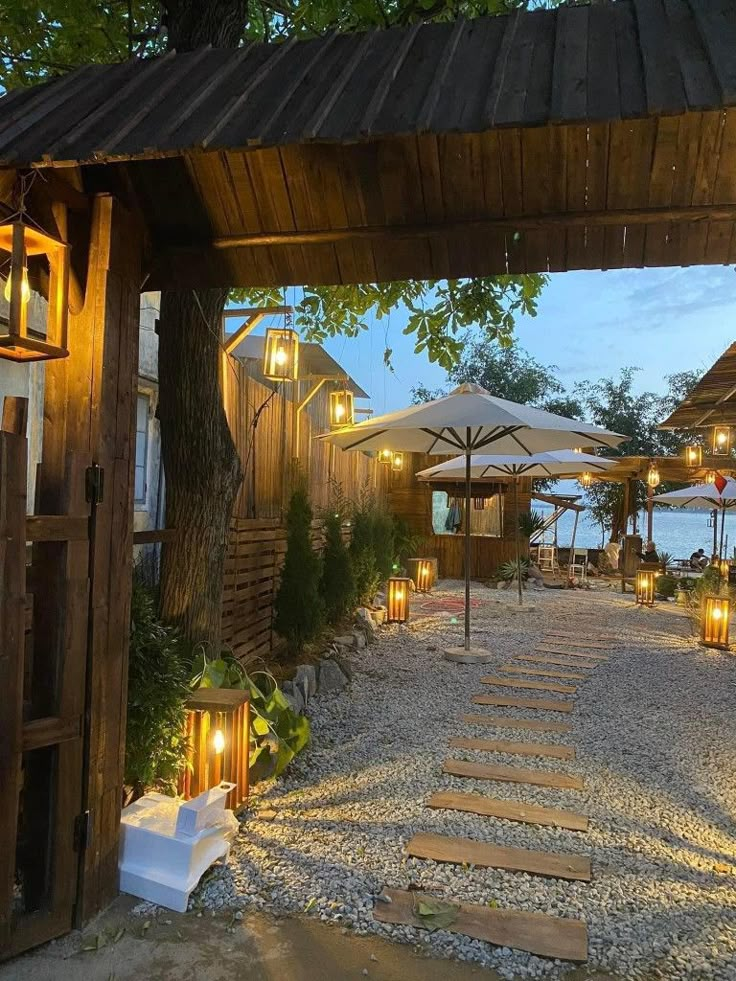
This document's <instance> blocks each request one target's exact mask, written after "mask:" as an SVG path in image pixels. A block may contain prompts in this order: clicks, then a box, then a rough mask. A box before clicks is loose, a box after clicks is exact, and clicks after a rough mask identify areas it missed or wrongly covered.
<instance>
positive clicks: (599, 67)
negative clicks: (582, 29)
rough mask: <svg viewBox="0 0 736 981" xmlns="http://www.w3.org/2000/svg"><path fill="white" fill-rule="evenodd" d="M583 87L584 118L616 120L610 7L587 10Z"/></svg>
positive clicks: (616, 89)
mask: <svg viewBox="0 0 736 981" xmlns="http://www.w3.org/2000/svg"><path fill="white" fill-rule="evenodd" d="M583 84H584V85H585V86H586V91H587V111H586V118H587V120H588V121H589V122H594V121H598V120H608V119H618V118H620V116H621V102H620V96H619V84H620V80H619V62H618V52H617V48H616V11H615V8H613V7H611V6H610V5H605V6H601V5H596V6H591V7H589V8H588V50H587V59H586V72H585V76H584V79H583Z"/></svg>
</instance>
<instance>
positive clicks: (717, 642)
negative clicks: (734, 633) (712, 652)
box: [700, 596, 731, 650]
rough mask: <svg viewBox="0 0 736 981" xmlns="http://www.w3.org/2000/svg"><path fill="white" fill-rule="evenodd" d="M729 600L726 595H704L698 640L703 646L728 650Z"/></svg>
mask: <svg viewBox="0 0 736 981" xmlns="http://www.w3.org/2000/svg"><path fill="white" fill-rule="evenodd" d="M730 619H731V600H730V599H729V597H728V596H705V597H704V598H703V607H702V616H701V621H700V640H701V643H702V644H703V645H704V646H705V647H719V648H721V649H722V650H728V630H729V621H730Z"/></svg>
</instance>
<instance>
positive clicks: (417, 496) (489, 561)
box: [388, 453, 532, 579]
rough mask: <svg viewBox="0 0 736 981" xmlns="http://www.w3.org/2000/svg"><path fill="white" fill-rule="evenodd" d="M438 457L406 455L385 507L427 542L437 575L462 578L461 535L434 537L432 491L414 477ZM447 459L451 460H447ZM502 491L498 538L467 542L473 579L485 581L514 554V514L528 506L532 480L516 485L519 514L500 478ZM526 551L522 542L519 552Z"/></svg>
mask: <svg viewBox="0 0 736 981" xmlns="http://www.w3.org/2000/svg"><path fill="white" fill-rule="evenodd" d="M442 459H444V458H443V457H441V456H428V455H427V454H423V453H411V454H410V453H407V454H406V456H405V459H404V469H403V471H402V472H401V473H397V474H391V478H392V479H391V482H390V484H389V487H388V505H389V510H390V511H391V512H392V514H395V515H396V516H397V517H400V518H403V519H404V520H405V521H407V522H408V524H409V526H410V527H411V529H412V530H413V531H415V532H416V533H417V534H419V535H422V536H423V537H424V538H425V539H426V544H425V546H424V551H425V552H426V553H427V554H428V555H431V556H433V557H436V558H437V560H438V569H439V575H440V576H441V577H442V578H446V579H462V578H463V576H464V574H465V573H464V569H463V562H464V554H465V553H464V547H465V545H464V536H463V535H462V533H459V534H454V535H453V534H445V535H436V534H434V532H433V529H432V491H431V489H430V487H429V485H428V484H426V483H423V482H421V481H419V480H417V478H416V477H415V474H416V473H417V472H418V471H420V470H424V469H426V468H427V467H430V466H432V465H436V464H437V463H439V462H440V461H441V460H442ZM447 459H450V457H447ZM497 483H498V485H499V487H500V488H501V490H502V503H501V509H502V510H501V515H502V518H501V521H502V524H501V528H502V534H501V536H500V537H498V538H493V537H490V536H488V537H486V536H475V535H473V536H472V537H471V539H470V550H471V555H470V563H471V565H470V575H471V577H472V578H473V579H488V578H490V577H491V576H492V575H493V574H494V573H495V571H496V569H497V568H498V566H499V565H501V563H503V562H508V561H509V560H511V559H513V558H514V557H515V555H516V544H515V538H514V535H515V529H516V521H517V514H521V513H523V512H524V511H528V510H529V507H530V504H531V486H532V482H531V480H529V479H527V478H522V479H521V481H520V484H519V504H518V511H517V510H516V508H515V506H514V495H513V492H512V486H511V484H510V483H508V482H506V481H504V480H502V479H499V480H498V482H497ZM524 548H525V545H524V543H523V542H522V549H524Z"/></svg>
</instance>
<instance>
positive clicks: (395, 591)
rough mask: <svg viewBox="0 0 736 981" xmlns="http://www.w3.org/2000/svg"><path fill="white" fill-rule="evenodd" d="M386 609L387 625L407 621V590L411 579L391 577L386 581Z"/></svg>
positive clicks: (409, 587)
mask: <svg viewBox="0 0 736 981" xmlns="http://www.w3.org/2000/svg"><path fill="white" fill-rule="evenodd" d="M387 585H388V596H387V598H386V605H387V607H388V609H387V614H386V621H387V622H388V623H406V621H407V620H408V619H409V590H410V589H411V579H408V578H404V577H403V576H392V577H391V579H389V581H388V584H387Z"/></svg>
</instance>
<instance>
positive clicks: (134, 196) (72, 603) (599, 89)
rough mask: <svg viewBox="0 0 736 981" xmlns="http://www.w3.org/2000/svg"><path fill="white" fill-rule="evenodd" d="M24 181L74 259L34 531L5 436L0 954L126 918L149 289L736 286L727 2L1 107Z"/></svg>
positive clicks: (154, 68) (0, 141) (607, 7)
mask: <svg viewBox="0 0 736 981" xmlns="http://www.w3.org/2000/svg"><path fill="white" fill-rule="evenodd" d="M29 172H31V173H33V172H38V173H39V175H40V176H39V177H38V179H36V180H35V181H33V183H32V186H31V187H30V190H29V192H28V196H27V200H26V202H25V204H26V206H27V210H28V213H29V216H30V217H32V218H33V219H34V220H35V221H37V222H38V223H39V224H40V225H42V226H43V227H44V228H45V229H46V230H47V231H48V232H50V233H54V234H56V235H57V236H59V237H60V238H62V239H64V240H65V241H66V242H69V243H70V244H71V246H72V249H71V286H70V291H69V310H70V317H69V337H68V350H69V357H67V358H63V359H60V360H57V361H54V362H49V363H48V364H47V366H46V375H45V377H46V387H45V400H46V404H45V409H44V432H43V460H42V463H41V465H40V467H39V472H38V481H37V488H38V493H37V501H36V508H37V513H36V514H35V515H34V516H31V517H28V518H27V517H26V513H25V510H26V509H25V499H24V494H25V462H24V461H25V439H24V436H23V425H22V412H21V411H15V410H16V409H18V410H20V408H21V407H19V406H14V405H9V406H7V407H6V408H7V410H8V411H7V412H6V413H4V419H3V430H4V432H2V433H0V469H1V471H2V484H1V485H0V631H1V633H0V665H2V666H3V668H4V673H3V677H4V679H5V682H6V684H5V697H4V699H3V704H2V708H1V709H0V771H2V773H3V777H4V789H3V794H2V796H0V955H3V956H7V955H9V954H12V953H15V952H17V951H19V950H22V949H24V948H26V947H29V946H32V945H34V944H37V943H40V942H42V941H43V940H46V939H48V938H49V937H51V936H55V935H58V934H60V933H63V932H65V931H66V930H68V929H70V927H71V926H72V924H73V923H74V922H82V921H84V920H86V919H88V918H89V917H90V916H91V915H92V914H94V913H95V912H96V911H97V910H99V909H100V908H101V907H102V906H104V905H105V904H106V903H107V902H108V901H109V900H110V899H111V898H112V897H113V896H114V895H115V894H116V892H117V851H118V827H119V817H120V797H121V794H120V788H121V784H122V775H123V758H124V742H125V706H126V691H127V658H128V623H129V605H130V581H131V562H132V543H133V539H132V529H133V523H132V514H133V488H134V481H133V461H134V445H135V424H134V402H135V400H134V397H133V393H134V390H135V389H134V385H135V376H136V365H137V338H138V307H139V293H140V291H141V289H142V288H143V287H144V286H145V288H146V289H191V288H193V287H208V286H215V285H218V286H240V287H245V286H254V285H256V286H269V285H282V286H283V285H287V284H300V283H312V284H320V283H332V284H339V283H360V282H367V281H386V280H399V279H405V278H419V279H425V280H426V279H439V278H445V277H462V276H490V275H496V274H504V273H523V272H546V271H563V270H567V269H609V268H623V267H636V266H664V265H690V264H695V263H727V262H734V261H736V233H735V229H736V224H735V223H736V5H734V4H733V2H732V0H667V2H666V3H663V2H662V0H618V2H616V3H603V4H596V5H595V6H591V7H562V8H560V9H558V10H555V11H535V12H531V13H524V12H517V13H514V14H511V15H509V16H504V17H498V18H479V19H477V20H473V21H462V20H461V21H457V22H455V23H447V24H436V25H415V26H412V27H407V28H400V29H395V30H387V31H380V32H370V33H367V34H350V35H330V36H328V37H324V38H316V39H312V40H305V41H298V42H297V41H293V40H292V41H288V42H285V43H283V44H280V45H264V44H248V45H244V46H243V47H242V48H240V49H238V50H226V51H214V50H211V49H208V48H206V49H202V50H199V51H195V52H192V53H188V54H175V53H170V54H167V55H165V56H163V57H160V58H156V59H151V60H148V61H128V62H125V63H122V64H118V65H111V66H98V65H94V66H93V65H90V66H86V67H83V68H80V69H78V70H77V71H74V72H71V73H70V74H69V75H67V76H64V77H62V78H59V79H55V80H52V81H49V82H47V83H45V84H43V85H40V86H37V87H35V88H30V89H22V90H17V91H15V92H12V93H11V94H9V95H7V96H5V97H4V98H2V99H0V215H2V214H3V213H6V214H8V215H9V214H10V213H12V212H13V211H14V209H15V206H16V199H15V194H14V190H15V189H16V188H17V185H18V181H19V177H20V176H21V175H27V174H28V173H29ZM27 183H29V182H27ZM103 475H104V481H103V480H102V477H103ZM29 541H30V542H32V543H33V549H32V562H31V565H30V566H29V567H27V566H26V543H27V542H29ZM29 592H31V593H32V595H33V614H32V620H33V630H32V636H33V641H34V643H33V652H32V656H31V657H30V660H29V659H27V658H26V654H25V649H24V648H25V644H24V627H25V623H24V619H23V615H24V604H25V599H26V594H27V593H29ZM24 673H25V678H24ZM24 682H25V687H24ZM29 693H30V699H29ZM24 695H25V700H24ZM24 754H31V755H30V756H27V757H26V759H32V761H33V764H32V766H31V767H30V769H29V768H28V767H26V769H25V771H24V769H23V767H24V763H23V760H24ZM34 754H35V755H34ZM24 781H25V783H24ZM22 785H23V787H24V793H25V794H29V793H31V791H32V795H35V796H33V799H34V801H37V802H38V803H39V806H38V807H35V808H30V807H27V808H26V811H25V817H29V816H30V815H32V816H33V820H34V821H35V822H39V821H40V822H41V824H40V825H34V826H33V827H30V828H20V826H19V812H18V800H19V796H20V791H21V786H22ZM29 788H31V791H29ZM49 802H51V803H49ZM29 819H30V817H29ZM42 819H43V820H42ZM44 822H45V823H44ZM24 836H25V837H24ZM24 841H25V842H31V843H33V845H34V846H35V847H36V848H37V860H35V862H34V854H33V847H32V846H30V845H28V846H27V847H26V853H27V854H25V857H24V858H23V860H24V861H26V860H27V861H28V865H27V867H28V868H29V869H33V870H35V871H34V875H33V876H32V877H30V878H33V880H34V881H30V878H29V880H28V881H27V882H25V884H24V888H26V890H27V896H26V899H27V900H28V901H27V902H26V903H25V905H24V906H23V908H22V909H21V910H20V911H19V910H18V908H17V905H16V896H15V892H14V890H15V888H16V853H17V852H16V843H17V842H21V844H23V842H24ZM40 843H43V848H41V844H40Z"/></svg>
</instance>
